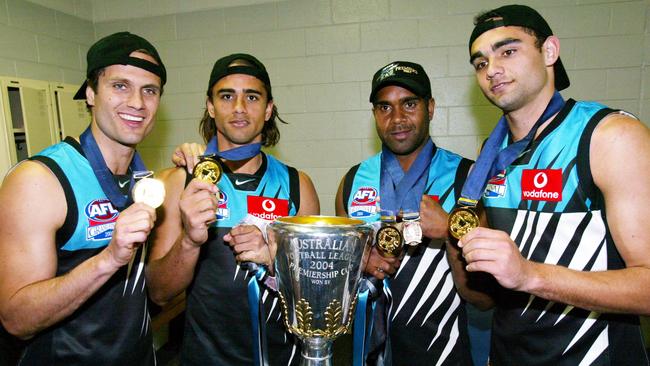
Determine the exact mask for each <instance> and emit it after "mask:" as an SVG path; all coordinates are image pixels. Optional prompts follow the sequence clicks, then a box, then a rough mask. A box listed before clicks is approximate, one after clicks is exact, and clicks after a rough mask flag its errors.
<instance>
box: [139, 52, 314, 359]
mask: <svg viewBox="0 0 650 366" xmlns="http://www.w3.org/2000/svg"><path fill="white" fill-rule="evenodd" d="M206 94H207V99H206V109H205V113H204V116H203V119H202V120H201V122H200V126H199V129H200V131H201V134H202V135H203V138H204V139H205V142H206V143H207V149H206V150H205V153H206V154H212V155H215V157H216V159H217V160H218V164H219V165H220V166H221V167H222V169H223V172H224V174H223V177H222V178H221V180H219V182H218V184H217V185H216V186H215V185H214V184H211V183H206V182H205V181H202V180H200V179H197V178H195V179H191V178H192V177H191V176H189V175H188V174H187V171H186V170H185V169H183V168H172V169H169V170H166V171H164V172H163V177H164V178H165V181H166V186H167V192H168V195H167V199H166V201H165V203H164V205H163V208H164V218H163V221H162V223H161V225H160V226H158V228H157V229H156V233H155V240H154V246H153V250H152V252H151V260H150V262H149V269H148V271H149V274H150V278H151V286H150V288H151V294H152V298H153V299H154V301H156V302H158V303H161V304H163V303H165V302H166V301H168V300H169V299H171V298H172V297H174V296H176V295H178V294H179V293H180V292H182V291H183V290H185V289H186V288H187V311H186V323H185V334H184V337H183V346H182V351H181V363H182V364H184V365H252V364H254V362H259V364H269V365H289V364H297V362H298V360H299V356H298V353H297V348H296V346H295V340H294V338H293V337H292V336H291V335H290V334H288V333H287V332H286V331H285V330H284V327H283V325H282V324H281V317H280V306H279V302H278V298H277V295H276V294H275V293H273V292H270V291H269V290H268V289H266V288H261V290H262V294H263V295H262V299H263V304H261V306H262V307H263V308H264V312H265V314H266V316H265V317H264V318H263V319H260V321H262V322H265V327H266V331H267V333H268V337H265V340H264V341H262V342H260V343H261V344H264V343H266V344H267V345H268V350H265V351H261V352H259V354H263V356H261V358H264V360H262V361H260V360H259V359H255V360H254V354H256V350H257V347H256V346H254V343H255V342H254V340H253V338H254V337H255V338H256V339H257V337H258V334H253V332H252V330H251V326H250V325H251V316H250V313H249V310H250V308H249V303H248V301H247V298H248V296H247V287H248V285H249V284H250V281H251V278H252V281H253V285H254V284H255V281H256V280H255V277H254V274H255V272H254V271H252V270H251V266H250V262H253V263H257V264H260V265H263V266H265V267H266V268H268V269H269V270H270V271H272V269H273V266H272V263H273V260H274V254H275V253H274V250H273V249H272V248H269V246H268V245H267V243H266V240H265V236H264V235H263V232H262V231H265V230H264V229H263V228H262V229H261V230H260V228H258V227H262V226H263V223H264V222H266V221H270V220H272V219H274V218H276V217H278V216H289V215H314V214H318V213H319V211H320V206H319V202H318V197H317V196H316V191H315V189H314V186H313V184H312V182H311V180H310V179H309V177H308V176H307V175H306V174H305V173H303V172H299V171H297V170H296V169H295V168H292V167H289V166H287V165H285V164H284V163H282V162H280V161H278V160H277V159H275V158H274V157H273V156H271V155H269V154H266V153H264V152H262V151H261V150H260V149H261V147H262V146H273V145H275V144H276V143H277V142H278V140H279V138H280V135H279V130H278V127H277V125H276V123H277V120H278V119H279V117H278V112H277V108H276V106H275V104H274V101H273V94H272V92H271V81H270V79H269V75H268V73H267V72H266V68H265V67H264V65H263V64H262V63H261V62H260V61H259V60H258V59H256V58H255V57H253V56H251V55H248V54H233V55H230V56H226V57H223V58H221V59H219V60H217V61H216V62H215V64H214V67H213V69H212V72H211V74H210V79H209V82H208V88H207V92H206ZM189 165H193V164H189ZM190 179H191V181H190ZM188 182H189V183H188ZM215 194H217V195H218V196H215ZM217 197H218V198H217ZM250 223H257V226H255V225H251V224H250ZM245 262H249V263H245ZM260 338H261V336H260ZM260 348H264V347H261V346H260Z"/></svg>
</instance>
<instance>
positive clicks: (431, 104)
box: [427, 98, 436, 121]
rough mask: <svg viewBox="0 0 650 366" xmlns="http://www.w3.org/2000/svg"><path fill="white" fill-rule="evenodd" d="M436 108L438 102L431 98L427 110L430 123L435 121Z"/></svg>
mask: <svg viewBox="0 0 650 366" xmlns="http://www.w3.org/2000/svg"><path fill="white" fill-rule="evenodd" d="M435 108H436V100H435V99H433V98H429V102H428V103H427V110H428V111H429V121H431V120H432V119H433V111H434V110H435Z"/></svg>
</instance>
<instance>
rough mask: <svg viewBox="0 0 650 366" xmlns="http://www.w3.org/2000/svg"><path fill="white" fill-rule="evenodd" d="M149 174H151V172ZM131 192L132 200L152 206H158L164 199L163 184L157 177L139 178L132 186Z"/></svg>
mask: <svg viewBox="0 0 650 366" xmlns="http://www.w3.org/2000/svg"><path fill="white" fill-rule="evenodd" d="M151 175H153V174H152V173H151ZM136 179H137V178H136ZM131 194H132V196H133V202H142V203H144V204H146V205H148V206H151V207H153V208H158V207H160V205H162V204H163V202H164V201H165V185H164V184H163V182H162V181H160V180H158V179H154V178H150V177H144V178H140V179H139V180H138V181H137V182H136V183H135V186H133V191H132V192H131Z"/></svg>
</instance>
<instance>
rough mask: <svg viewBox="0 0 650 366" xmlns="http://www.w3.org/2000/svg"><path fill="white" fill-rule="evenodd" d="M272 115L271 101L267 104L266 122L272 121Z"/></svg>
mask: <svg viewBox="0 0 650 366" xmlns="http://www.w3.org/2000/svg"><path fill="white" fill-rule="evenodd" d="M272 114H273V100H269V101H268V103H266V111H265V112H264V122H266V121H268V120H270V119H271V115H272Z"/></svg>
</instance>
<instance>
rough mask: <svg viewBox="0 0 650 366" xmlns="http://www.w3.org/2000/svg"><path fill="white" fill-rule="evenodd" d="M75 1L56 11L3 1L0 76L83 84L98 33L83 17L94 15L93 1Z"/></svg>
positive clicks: (17, 0)
mask: <svg viewBox="0 0 650 366" xmlns="http://www.w3.org/2000/svg"><path fill="white" fill-rule="evenodd" d="M42 1H43V2H44V0H42ZM76 2H77V3H79V5H78V6H77V7H74V6H72V5H73V4H74V3H72V2H71V3H70V5H71V6H70V7H69V8H67V9H66V8H64V9H63V10H54V9H51V8H48V7H44V6H41V5H39V4H37V3H32V2H28V1H25V0H0V75H3V76H15V77H21V78H28V79H39V80H48V81H58V82H65V83H73V84H76V83H79V84H80V83H81V81H82V80H83V79H84V77H85V70H86V51H87V50H88V47H89V46H90V45H91V44H92V43H93V42H94V41H95V34H94V25H93V22H92V21H90V20H87V19H84V18H82V17H80V16H81V15H82V14H92V12H91V8H90V3H82V2H80V1H76ZM75 12H76V13H77V14H79V15H76V16H75V15H71V14H75Z"/></svg>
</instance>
